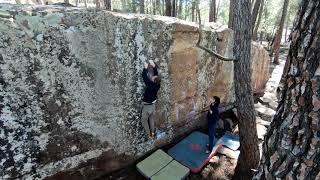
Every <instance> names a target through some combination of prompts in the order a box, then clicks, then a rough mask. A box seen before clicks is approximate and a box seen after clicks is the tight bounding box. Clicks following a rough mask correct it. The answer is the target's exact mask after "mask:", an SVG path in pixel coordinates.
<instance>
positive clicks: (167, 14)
mask: <svg viewBox="0 0 320 180" xmlns="http://www.w3.org/2000/svg"><path fill="white" fill-rule="evenodd" d="M171 11H172V7H171V1H170V0H166V16H171Z"/></svg>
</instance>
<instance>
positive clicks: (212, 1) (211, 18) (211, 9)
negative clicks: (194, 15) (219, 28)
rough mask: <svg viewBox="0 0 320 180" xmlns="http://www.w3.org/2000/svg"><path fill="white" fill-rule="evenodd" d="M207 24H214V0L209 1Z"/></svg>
mask: <svg viewBox="0 0 320 180" xmlns="http://www.w3.org/2000/svg"><path fill="white" fill-rule="evenodd" d="M209 22H216V0H211V1H210V12H209Z"/></svg>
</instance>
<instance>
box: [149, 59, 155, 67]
mask: <svg viewBox="0 0 320 180" xmlns="http://www.w3.org/2000/svg"><path fill="white" fill-rule="evenodd" d="M149 63H150V65H151V66H152V67H153V68H154V67H156V64H155V63H154V62H153V60H149Z"/></svg>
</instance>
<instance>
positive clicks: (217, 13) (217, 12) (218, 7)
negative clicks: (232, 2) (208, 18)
mask: <svg viewBox="0 0 320 180" xmlns="http://www.w3.org/2000/svg"><path fill="white" fill-rule="evenodd" d="M217 4H218V5H217V11H216V21H218V15H219V10H220V0H218V3H217Z"/></svg>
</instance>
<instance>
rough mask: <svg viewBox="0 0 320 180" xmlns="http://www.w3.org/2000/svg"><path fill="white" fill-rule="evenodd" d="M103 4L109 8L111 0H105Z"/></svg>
mask: <svg viewBox="0 0 320 180" xmlns="http://www.w3.org/2000/svg"><path fill="white" fill-rule="evenodd" d="M104 5H105V8H106V9H107V10H111V0H105V1H104Z"/></svg>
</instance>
